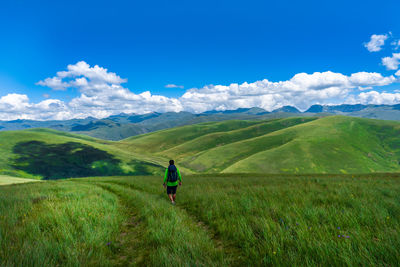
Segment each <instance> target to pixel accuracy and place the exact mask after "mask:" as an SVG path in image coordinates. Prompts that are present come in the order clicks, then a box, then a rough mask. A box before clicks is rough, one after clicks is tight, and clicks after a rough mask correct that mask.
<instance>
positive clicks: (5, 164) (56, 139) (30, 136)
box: [0, 129, 166, 178]
mask: <svg viewBox="0 0 400 267" xmlns="http://www.w3.org/2000/svg"><path fill="white" fill-rule="evenodd" d="M32 140H35V141H42V142H46V143H51V144H61V143H66V142H78V143H82V144H86V145H90V146H93V147H95V148H98V149H101V150H104V151H107V152H109V153H110V154H113V155H114V156H115V157H116V158H118V159H120V160H121V161H122V162H123V163H124V164H126V163H128V162H130V161H131V160H136V161H138V162H139V163H140V162H150V163H154V164H156V165H165V163H166V160H164V159H162V158H160V157H155V156H149V155H143V154H139V153H135V152H132V151H127V150H126V149H124V148H123V147H121V146H115V145H114V144H115V143H114V142H112V141H105V140H101V139H96V138H93V137H89V136H86V135H77V134H70V133H65V132H60V131H56V130H50V129H30V130H24V131H4V132H0V159H1V160H0V172H1V173H4V174H9V175H14V176H21V177H28V178H37V177H35V176H32V175H29V174H27V173H25V172H22V171H18V170H13V169H12V168H11V166H9V162H10V161H11V159H12V157H13V156H14V155H13V153H12V149H13V147H14V146H15V145H16V144H17V143H19V142H27V141H32ZM124 168H127V167H126V166H124Z"/></svg>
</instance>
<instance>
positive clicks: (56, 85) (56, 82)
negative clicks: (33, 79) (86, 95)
mask: <svg viewBox="0 0 400 267" xmlns="http://www.w3.org/2000/svg"><path fill="white" fill-rule="evenodd" d="M36 84H37V85H41V86H47V87H50V88H52V89H53V90H57V91H65V90H66V89H67V88H68V87H70V86H71V85H70V84H68V83H66V82H62V81H61V79H60V78H59V77H53V78H46V79H44V80H43V81H38V82H37V83H36Z"/></svg>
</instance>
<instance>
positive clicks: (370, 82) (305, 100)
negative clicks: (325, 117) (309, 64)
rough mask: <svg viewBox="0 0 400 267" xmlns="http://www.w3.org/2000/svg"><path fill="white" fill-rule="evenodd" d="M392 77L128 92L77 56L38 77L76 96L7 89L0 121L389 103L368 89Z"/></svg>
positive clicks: (301, 78) (303, 76) (317, 77)
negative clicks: (37, 97) (33, 95)
mask: <svg viewBox="0 0 400 267" xmlns="http://www.w3.org/2000/svg"><path fill="white" fill-rule="evenodd" d="M396 75H399V73H396ZM397 81H398V78H396V77H395V76H393V75H391V76H387V77H385V76H382V75H381V74H380V73H375V72H357V73H353V74H351V75H344V74H341V73H335V72H331V71H326V72H315V73H312V74H308V73H299V74H296V75H294V76H293V77H292V78H291V79H289V80H285V81H277V82H273V81H269V80H268V79H264V80H260V81H255V82H252V83H248V82H244V83H242V84H237V83H233V84H230V85H206V86H204V87H202V88H192V89H189V90H186V91H185V93H184V94H183V95H182V96H181V97H179V98H171V97H166V96H162V95H153V94H151V92H149V91H145V92H141V93H134V92H132V91H130V90H129V89H127V88H125V87H123V86H122V84H123V83H124V82H126V79H123V78H121V77H119V76H118V75H117V74H115V73H112V72H109V71H108V70H107V69H105V68H102V67H99V66H97V65H96V66H94V67H91V66H90V65H88V64H87V63H85V62H83V61H81V62H78V63H77V64H74V65H68V67H67V70H66V71H59V72H57V74H56V76H55V77H51V78H47V79H44V80H42V81H40V82H39V83H40V84H41V85H45V86H49V87H50V88H53V89H54V90H60V89H61V88H63V89H64V90H68V88H76V89H77V90H78V91H79V92H80V95H79V96H77V97H75V98H73V99H72V100H71V101H69V102H63V101H61V100H58V99H50V98H48V99H46V100H44V101H42V102H39V103H32V102H31V101H30V100H29V98H28V96H27V95H21V94H8V95H6V96H3V97H1V98H0V120H12V119H35V120H48V119H60V120H62V119H71V118H85V117H88V116H93V117H97V118H103V117H107V116H110V115H114V114H119V113H122V112H124V113H139V114H143V113H148V112H154V111H156V112H167V111H174V112H179V111H190V112H194V113H200V112H204V111H207V110H227V109H237V108H248V107H261V108H264V109H266V110H268V111H271V110H273V109H276V108H280V107H282V106H285V105H291V106H295V107H297V108H299V109H300V110H305V109H307V108H308V107H309V106H310V105H312V104H341V103H369V102H371V103H395V102H396V101H397V102H399V99H398V95H397V94H390V93H379V92H377V91H376V89H373V88H374V87H380V86H385V85H389V84H392V83H394V82H397ZM360 90H362V91H360ZM372 90H375V91H372Z"/></svg>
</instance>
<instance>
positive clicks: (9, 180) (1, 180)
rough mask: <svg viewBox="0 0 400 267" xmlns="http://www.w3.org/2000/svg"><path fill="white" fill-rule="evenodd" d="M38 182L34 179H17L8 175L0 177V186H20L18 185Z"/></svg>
mask: <svg viewBox="0 0 400 267" xmlns="http://www.w3.org/2000/svg"><path fill="white" fill-rule="evenodd" d="M38 181H40V180H35V179H26V178H18V177H13V176H8V175H0V185H7V184H20V183H29V182H38Z"/></svg>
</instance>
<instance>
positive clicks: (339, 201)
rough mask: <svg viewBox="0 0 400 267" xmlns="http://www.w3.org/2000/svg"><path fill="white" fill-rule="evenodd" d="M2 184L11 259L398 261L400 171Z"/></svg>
mask: <svg viewBox="0 0 400 267" xmlns="http://www.w3.org/2000/svg"><path fill="white" fill-rule="evenodd" d="M164 190H165V189H164V188H163V187H162V179H161V177H151V176H142V177H105V178H98V177H96V178H82V179H72V180H68V181H55V182H42V183H32V184H21V185H11V186H2V187H0V192H1V194H0V265H1V266H15V265H36V266H39V265H40V266H46V265H47V266H49V265H62V266H71V265H74V266H79V265H89V266H98V265H102V266H107V265H122V266H127V265H139V266H170V265H175V266H227V265H229V266H262V265H278V266H281V265H284V266H316V265H318V266H327V265H335V266H343V265H349V266H354V265H361V266H396V265H398V263H399V262H400V253H399V251H400V174H371V175H250V174H247V175H246V174H224V175H197V176H185V177H184V180H183V186H182V187H180V188H179V189H178V192H177V205H176V206H172V205H170V203H169V201H168V199H167V196H166V194H165V192H164Z"/></svg>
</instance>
